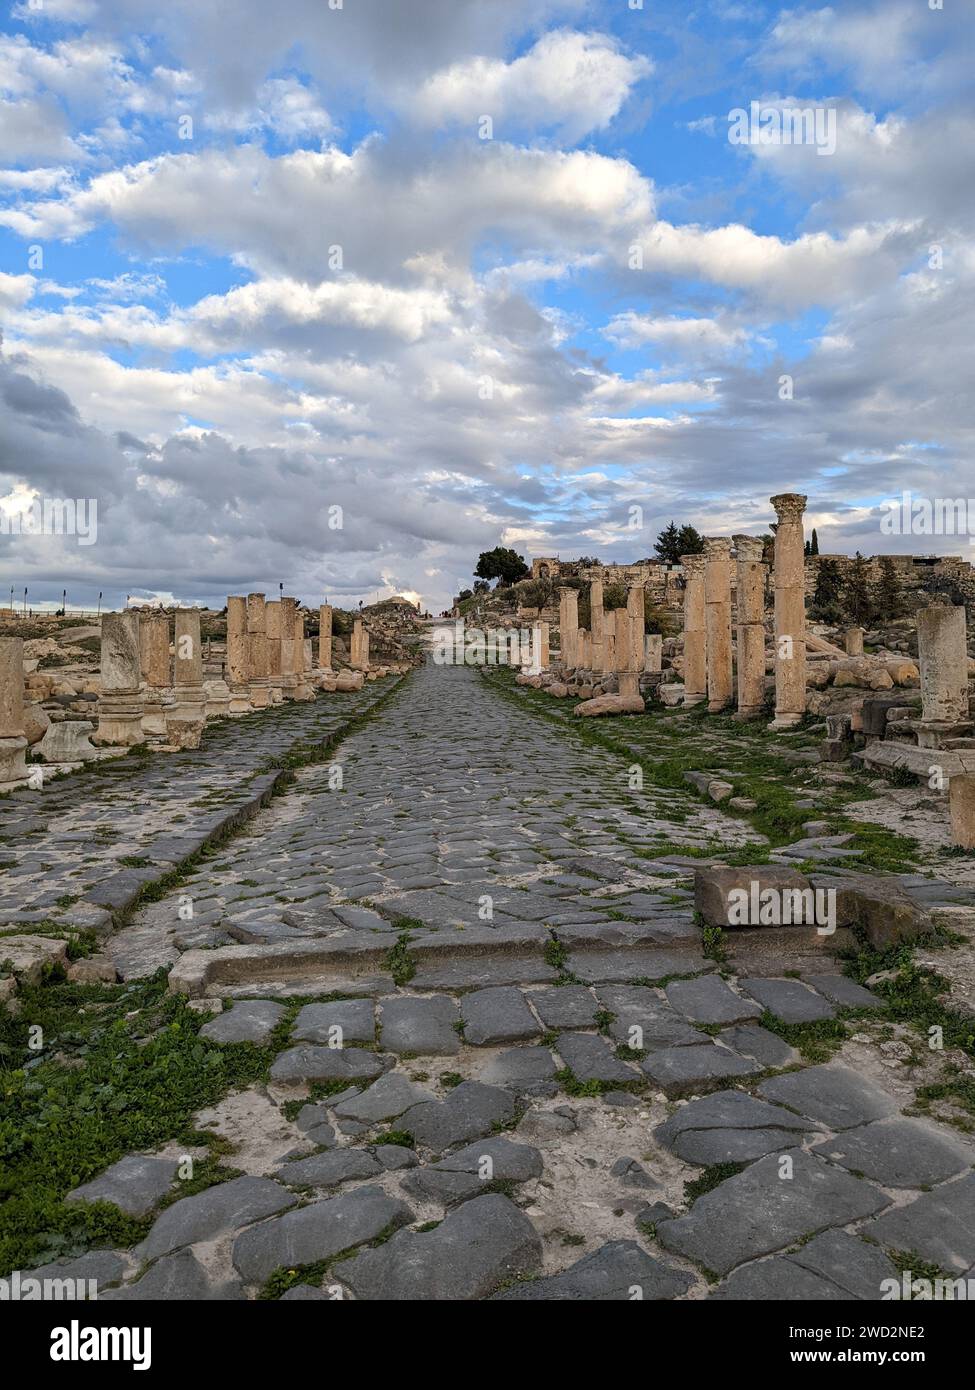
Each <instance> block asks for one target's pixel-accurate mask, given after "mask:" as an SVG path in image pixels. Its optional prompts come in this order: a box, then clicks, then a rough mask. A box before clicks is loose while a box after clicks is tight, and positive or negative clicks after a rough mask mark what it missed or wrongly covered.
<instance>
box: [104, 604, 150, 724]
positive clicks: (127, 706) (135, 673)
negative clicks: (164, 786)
mask: <svg viewBox="0 0 975 1390" xmlns="http://www.w3.org/2000/svg"><path fill="white" fill-rule="evenodd" d="M99 676H100V680H101V694H100V695H99V697H98V729H97V732H96V733H95V736H94V740H93V741H94V742H95V743H111V744H120V745H121V746H122V747H126V748H130V747H133V746H134V745H135V744H138V743H145V741H146V740H145V734H144V733H143V732H142V700H141V698H140V691H139V687H140V685H141V681H142V654H141V651H140V645H139V615H138V613H137V612H135V610H134V609H127V610H126V612H124V613H106V614H105V615H104V617H103V618H102V647H101V666H100V671H99Z"/></svg>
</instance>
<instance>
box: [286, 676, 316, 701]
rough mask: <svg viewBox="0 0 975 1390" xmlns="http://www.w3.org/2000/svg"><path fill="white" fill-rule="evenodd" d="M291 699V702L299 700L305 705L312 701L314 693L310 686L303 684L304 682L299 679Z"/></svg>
mask: <svg viewBox="0 0 975 1390" xmlns="http://www.w3.org/2000/svg"><path fill="white" fill-rule="evenodd" d="M291 698H292V700H301V701H303V702H305V703H306V704H307V703H308V701H309V700H314V698H315V692H314V690H313V689H312V688H311V686H310V685H306V684H305V681H304V680H302V679H299V681H298V684H297V685H296V686H295V688H294V691H293V692H292V695H291Z"/></svg>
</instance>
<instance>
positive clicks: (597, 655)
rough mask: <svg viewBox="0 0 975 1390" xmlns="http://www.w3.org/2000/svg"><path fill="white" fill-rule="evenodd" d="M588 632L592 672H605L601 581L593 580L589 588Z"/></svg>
mask: <svg viewBox="0 0 975 1390" xmlns="http://www.w3.org/2000/svg"><path fill="white" fill-rule="evenodd" d="M589 614H590V617H589V630H590V632H591V633H592V666H593V670H594V671H597V672H602V671H605V670H606V667H605V666H604V665H603V635H604V632H605V626H606V616H605V613H604V611H603V581H602V580H601V579H594V580H593V581H592V583H591V584H590V586H589Z"/></svg>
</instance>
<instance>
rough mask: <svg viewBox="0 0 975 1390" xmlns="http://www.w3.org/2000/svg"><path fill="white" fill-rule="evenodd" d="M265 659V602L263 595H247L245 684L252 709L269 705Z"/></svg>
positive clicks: (265, 707) (269, 696)
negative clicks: (248, 691)
mask: <svg viewBox="0 0 975 1390" xmlns="http://www.w3.org/2000/svg"><path fill="white" fill-rule="evenodd" d="M267 668H268V659H267V601H266V600H265V598H264V595H263V594H248V595H247V684H248V688H249V690H250V700H251V705H252V706H253V707H254V709H267V707H268V705H269V704H270V703H271V695H270V689H269V684H268V670H267Z"/></svg>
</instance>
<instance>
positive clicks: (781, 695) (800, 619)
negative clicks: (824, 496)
mask: <svg viewBox="0 0 975 1390" xmlns="http://www.w3.org/2000/svg"><path fill="white" fill-rule="evenodd" d="M770 500H771V503H772V506H773V507H774V508H775V514H776V516H777V517H778V526H777V527H776V531H775V718H774V719H773V720H772V723H771V725H770V728H773V729H792V728H795V726H796V725H797V724H798V723H799V721H800V720H801V719H802V716H803V715H804V714H805V712H806V569H805V546H804V544H803V534H802V514H803V512H804V511H805V508H806V498H805V497H804V496H803V494H802V493H801V492H782V493H779V494H778V495H777V496H776V497H773V498H771V499H770Z"/></svg>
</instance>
